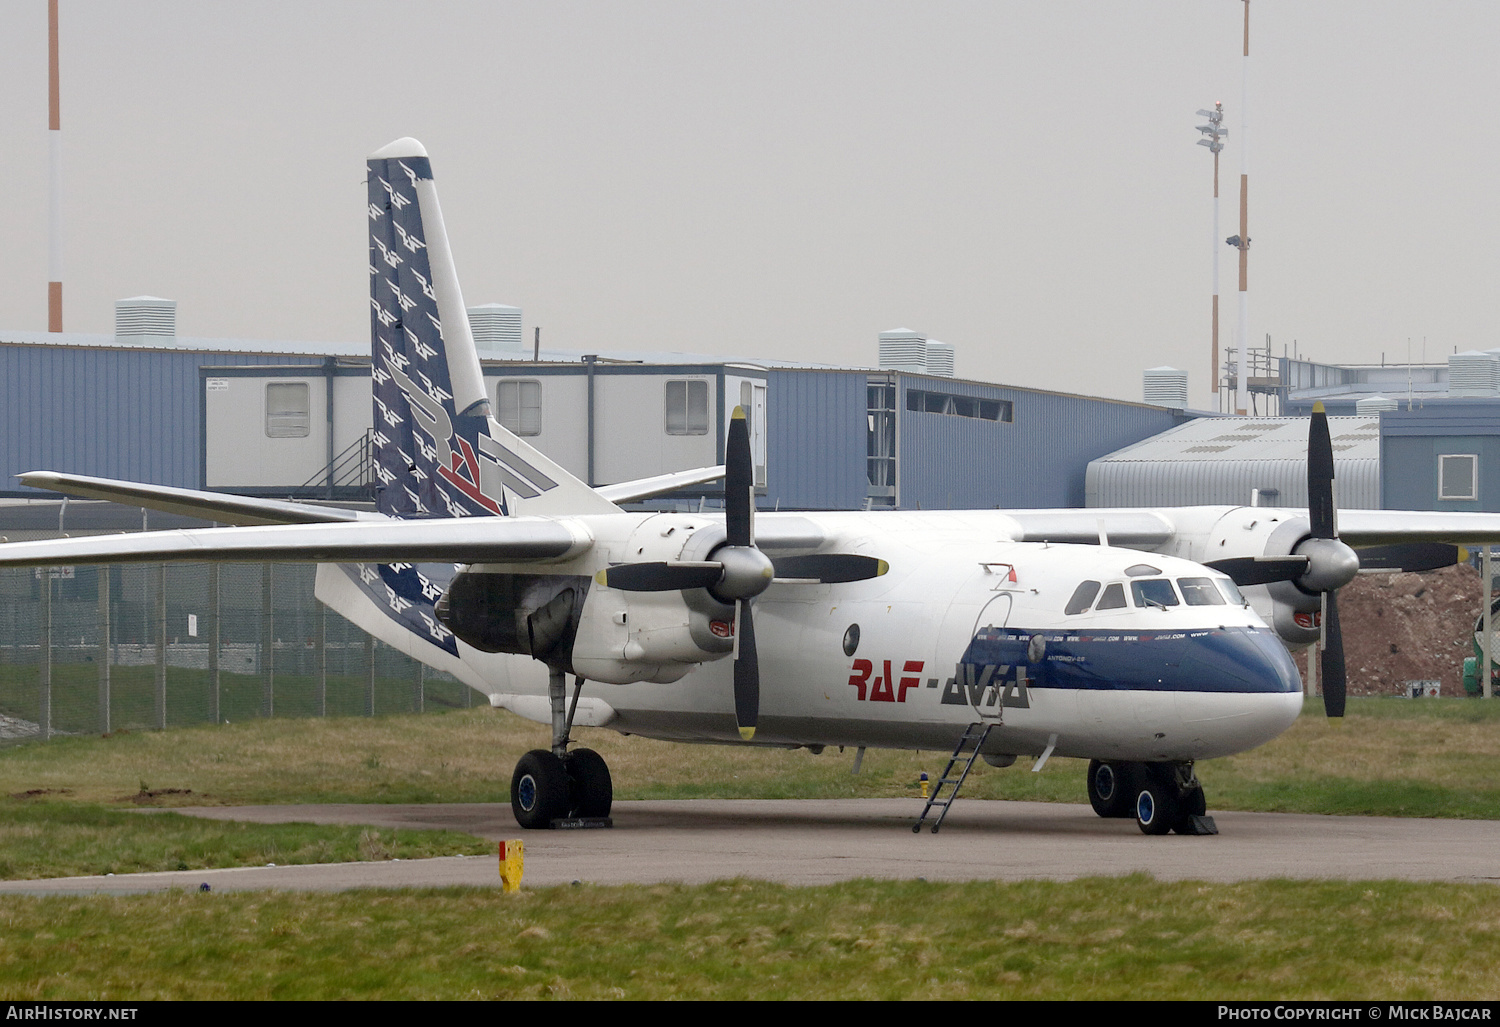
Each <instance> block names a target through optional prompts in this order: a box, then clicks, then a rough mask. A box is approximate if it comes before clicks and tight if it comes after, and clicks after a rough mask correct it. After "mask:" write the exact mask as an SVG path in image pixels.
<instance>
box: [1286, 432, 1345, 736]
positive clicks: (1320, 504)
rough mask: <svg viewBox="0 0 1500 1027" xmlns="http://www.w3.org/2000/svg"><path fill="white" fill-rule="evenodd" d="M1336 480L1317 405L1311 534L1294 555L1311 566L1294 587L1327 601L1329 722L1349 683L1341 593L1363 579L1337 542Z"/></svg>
mask: <svg viewBox="0 0 1500 1027" xmlns="http://www.w3.org/2000/svg"><path fill="white" fill-rule="evenodd" d="M1333 476H1334V475H1333V441H1332V439H1330V438H1329V435H1328V413H1327V411H1326V410H1325V409H1324V407H1323V404H1322V403H1315V404H1314V405H1313V412H1312V418H1311V420H1310V421H1309V423H1308V429H1307V519H1308V522H1309V525H1310V528H1311V530H1310V532H1309V534H1308V538H1306V539H1305V540H1304V541H1302V542H1301V543H1300V544H1299V545H1298V546H1297V548H1296V550H1295V555H1298V556H1306V557H1307V558H1308V565H1307V572H1306V573H1305V574H1303V575H1302V576H1301V577H1299V578H1297V579H1296V584H1297V586H1298V587H1299V588H1301V589H1302V590H1303V591H1305V592H1315V593H1322V596H1323V618H1322V620H1323V653H1322V658H1321V665H1320V667H1319V671H1320V674H1319V677H1320V678H1321V683H1322V686H1323V710H1324V712H1325V713H1327V714H1328V716H1329V717H1330V718H1339V717H1342V716H1343V715H1344V695H1345V686H1346V683H1347V677H1346V672H1345V667H1344V635H1343V632H1342V631H1341V630H1340V629H1339V605H1338V590H1339V589H1340V588H1342V587H1343V586H1344V585H1347V584H1348V583H1349V582H1350V581H1351V580H1353V578H1354V575H1355V574H1357V573H1359V556H1358V555H1357V554H1356V553H1355V552H1354V550H1352V549H1350V548H1349V547H1348V546H1347V545H1345V544H1344V543H1343V542H1341V541H1339V530H1338V512H1337V510H1336V509H1335V508H1334V505H1333Z"/></svg>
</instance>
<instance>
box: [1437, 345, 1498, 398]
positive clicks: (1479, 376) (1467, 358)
mask: <svg viewBox="0 0 1500 1027" xmlns="http://www.w3.org/2000/svg"><path fill="white" fill-rule="evenodd" d="M1448 395H1450V396H1500V360H1497V359H1496V358H1495V355H1494V354H1493V353H1481V352H1479V351H1478V350H1469V351H1468V352H1467V353H1454V354H1451V355H1450V356H1449V357H1448Z"/></svg>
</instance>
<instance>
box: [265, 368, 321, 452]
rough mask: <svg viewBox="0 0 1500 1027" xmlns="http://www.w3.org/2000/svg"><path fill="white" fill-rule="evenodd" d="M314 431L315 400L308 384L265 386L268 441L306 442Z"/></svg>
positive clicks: (276, 383) (291, 383) (268, 384)
mask: <svg viewBox="0 0 1500 1027" xmlns="http://www.w3.org/2000/svg"><path fill="white" fill-rule="evenodd" d="M311 432H312V400H311V392H310V391H309V389H308V387H307V383H306V382H269V383H267V385H266V438H268V439H305V438H307V436H308V435H309V434H310V433H311Z"/></svg>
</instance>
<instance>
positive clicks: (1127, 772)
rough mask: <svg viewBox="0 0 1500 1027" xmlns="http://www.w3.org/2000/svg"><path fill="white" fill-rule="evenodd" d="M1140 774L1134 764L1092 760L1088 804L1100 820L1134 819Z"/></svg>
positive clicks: (1090, 763)
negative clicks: (1104, 818) (1103, 818)
mask: <svg viewBox="0 0 1500 1027" xmlns="http://www.w3.org/2000/svg"><path fill="white" fill-rule="evenodd" d="M1139 780H1140V774H1139V772H1138V771H1137V770H1136V767H1135V764H1133V763H1110V762H1106V761H1103V760H1090V761H1089V776H1088V787H1089V805H1090V806H1092V807H1094V812H1095V813H1097V814H1099V815H1100V816H1101V817H1110V818H1123V817H1133V816H1135V797H1136V794H1137V793H1138V792H1139V791H1140V788H1139V787H1138V784H1137V782H1138V781H1139Z"/></svg>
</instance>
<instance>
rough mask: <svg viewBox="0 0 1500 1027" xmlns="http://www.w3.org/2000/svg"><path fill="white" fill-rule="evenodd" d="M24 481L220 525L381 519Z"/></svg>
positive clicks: (104, 485) (107, 482)
mask: <svg viewBox="0 0 1500 1027" xmlns="http://www.w3.org/2000/svg"><path fill="white" fill-rule="evenodd" d="M18 477H19V478H20V479H21V483H22V484H24V485H30V486H31V487H32V488H36V489H47V490H48V491H51V492H61V493H63V494H64V495H69V496H78V497H79V498H80V499H107V500H109V501H110V502H111V503H124V504H125V505H126V506H144V507H146V508H147V509H149V510H160V511H162V512H163V513H171V514H181V515H183V516H185V517H201V518H203V519H204V520H207V521H218V522H219V523H221V524H325V523H335V522H348V521H356V520H361V519H364V518H373V517H375V516H377V515H374V514H369V513H363V512H360V511H356V510H343V509H340V508H338V507H333V506H312V505H310V504H307V503H293V502H289V501H287V500H284V499H252V498H250V497H249V496H235V495H230V494H228V493H224V492H199V491H197V490H196V489H178V488H171V487H169V486H166V485H147V484H143V483H141V482H136V481H119V480H117V479H115V478H90V477H87V476H85V475H82V474H61V473H59V472H57V471H27V472H26V473H25V474H21V475H18Z"/></svg>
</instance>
